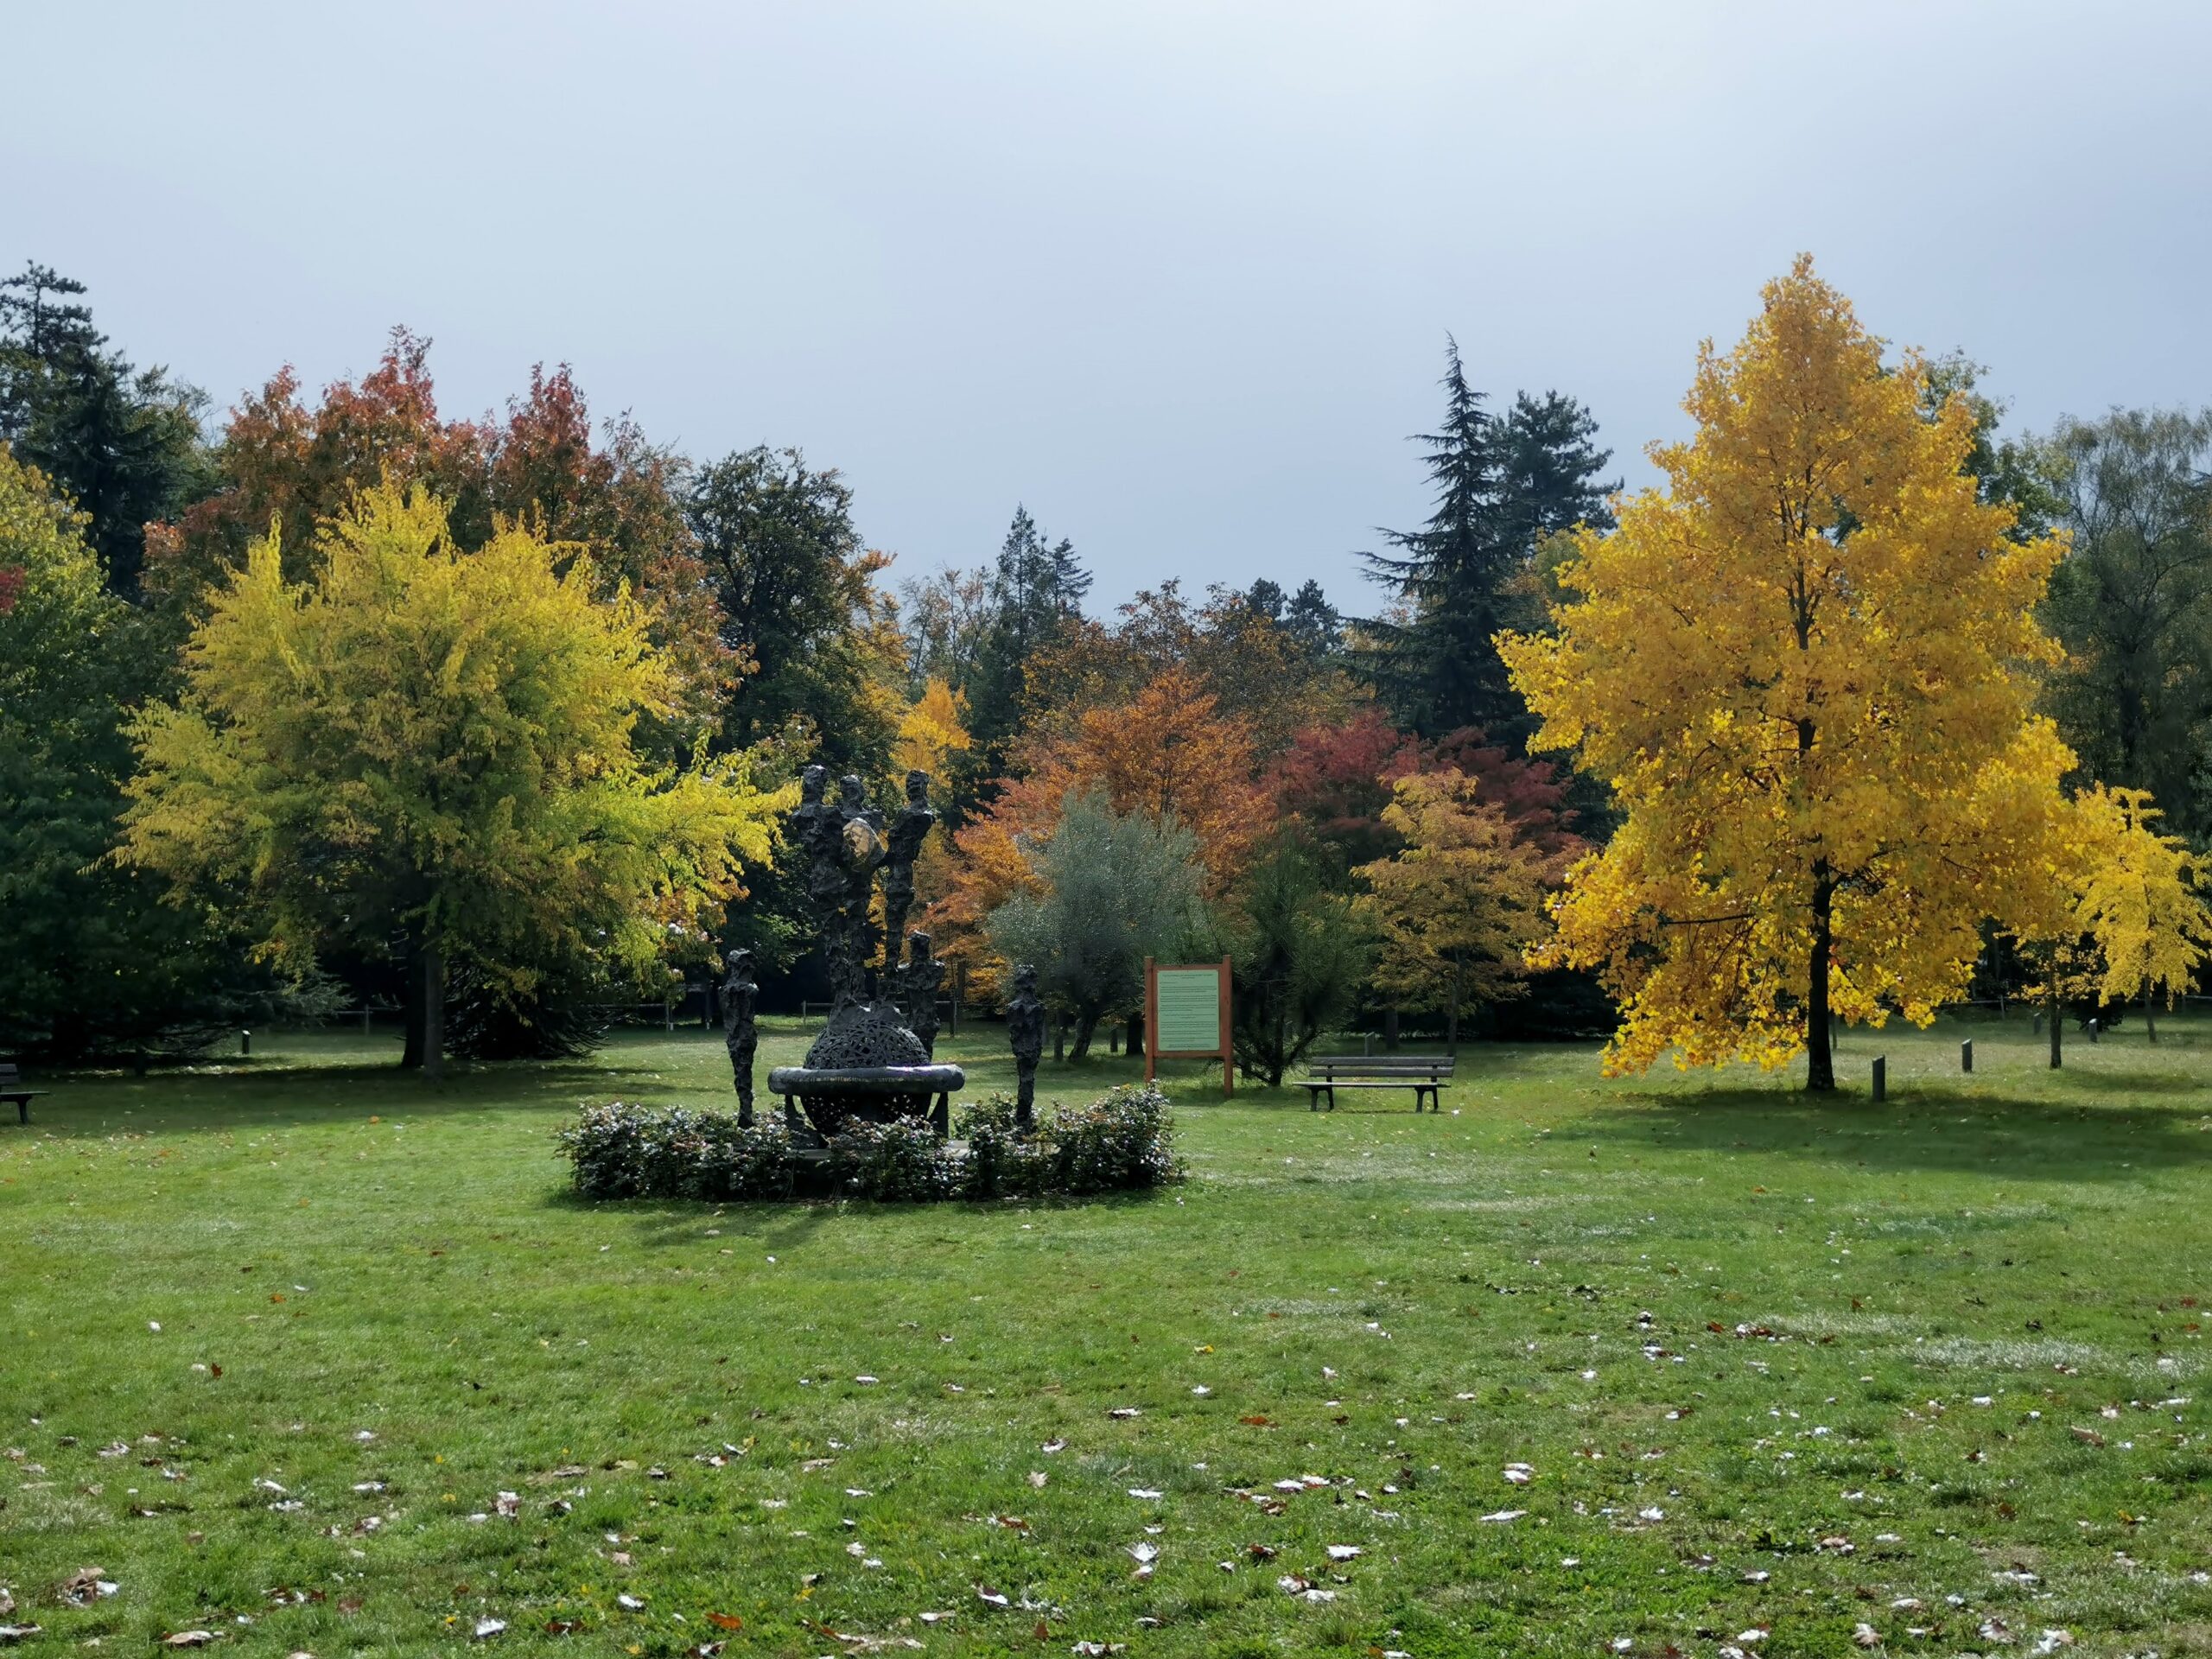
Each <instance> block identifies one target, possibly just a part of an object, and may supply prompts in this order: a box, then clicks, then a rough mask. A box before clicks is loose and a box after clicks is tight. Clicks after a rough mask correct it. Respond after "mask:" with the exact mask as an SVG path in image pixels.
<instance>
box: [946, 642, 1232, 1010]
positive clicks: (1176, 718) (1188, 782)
mask: <svg viewBox="0 0 2212 1659" xmlns="http://www.w3.org/2000/svg"><path fill="white" fill-rule="evenodd" d="M1015 759H1016V761H1017V764H1018V765H1020V766H1021V767H1022V768H1023V771H1022V774H1021V775H1020V777H1018V778H1016V779H1014V780H1013V781H1012V782H1010V783H1008V784H1007V786H1006V788H1005V789H1004V791H1002V792H1001V794H1000V796H999V798H998V799H997V800H996V801H995V802H993V803H992V804H991V806H990V809H989V810H988V812H986V813H985V814H984V815H983V816H982V817H980V818H977V819H976V820H975V821H973V822H972V823H969V824H967V825H965V826H964V827H963V829H961V830H960V831H959V833H958V834H957V836H955V837H954V841H953V846H954V859H953V868H952V870H951V872H950V880H949V886H948V888H947V890H946V892H945V893H944V896H943V897H942V898H941V899H938V901H937V903H936V904H935V905H934V906H932V908H931V924H932V925H933V926H934V927H935V928H936V930H937V931H938V936H939V938H941V939H942V940H943V942H944V943H943V946H942V948H943V949H944V951H945V952H946V953H947V954H948V955H950V956H951V957H954V958H955V959H959V960H965V961H967V962H969V964H970V966H971V967H976V968H982V969H986V971H988V967H989V964H988V963H987V962H986V960H985V959H984V956H983V949H984V947H983V944H982V925H983V920H984V918H986V917H988V915H989V914H990V913H991V912H992V911H994V910H995V909H997V908H998V907H999V906H1001V905H1002V904H1004V903H1005V902H1006V901H1007V899H1010V898H1012V897H1013V896H1014V895H1015V894H1016V893H1022V892H1031V893H1034V892H1036V891H1038V888H1039V883H1038V875H1037V869H1036V863H1035V860H1036V856H1037V855H1038V853H1039V851H1040V850H1042V849H1043V848H1044V847H1045V846H1046V844H1047V843H1048V842H1050V841H1051V839H1052V833H1053V831H1054V829H1056V828H1057V827H1058V823H1059V821H1060V815H1061V812H1062V810H1063V809H1064V808H1065V804H1066V802H1067V800H1068V798H1069V797H1070V796H1071V795H1079V794H1082V793H1084V792H1085V791H1092V790H1096V791H1099V792H1100V793H1102V794H1103V796H1104V797H1105V798H1106V801H1107V804H1109V806H1111V807H1112V809H1113V810H1114V811H1116V813H1120V814H1122V815H1127V814H1128V813H1131V812H1142V813H1144V814H1146V815H1147V816H1148V817H1152V818H1154V819H1159V818H1163V817H1167V816H1168V815H1170V814H1172V815H1173V817H1174V818H1175V819H1176V821H1177V822H1178V823H1180V824H1181V825H1182V826H1183V828H1184V829H1187V830H1189V831H1190V832H1191V834H1192V836H1193V837H1194V838H1195V840H1196V842H1197V848H1198V861H1199V863H1200V864H1201V865H1202V866H1203V867H1204V871H1205V880H1204V882H1203V887H1204V889H1205V893H1207V894H1208V896H1210V897H1211V896H1218V895H1219V894H1221V893H1224V892H1225V891H1226V890H1227V889H1228V888H1229V887H1230V885H1231V884H1232V883H1233V882H1235V880H1236V878H1237V876H1238V875H1240V874H1242V873H1243V869H1244V867H1245V864H1246V862H1247V861H1248V860H1249V857H1250V855H1251V851H1252V849H1253V846H1254V844H1255V842H1256V841H1257V840H1258V839H1259V837H1260V836H1261V835H1262V832H1263V831H1264V830H1265V829H1267V828H1268V825H1269V823H1271V822H1272V815H1271V812H1270V810H1269V808H1268V798H1267V793H1266V791H1264V790H1263V789H1262V787H1261V785H1259V783H1258V782H1257V781H1256V780H1255V776H1254V773H1255V766H1256V759H1255V754H1254V753H1253V747H1252V744H1251V741H1250V740H1249V738H1248V737H1246V736H1245V734H1244V732H1243V727H1242V725H1241V724H1240V722H1238V721H1235V720H1232V719H1230V718H1227V717H1225V716H1224V715H1222V714H1221V712H1220V710H1219V706H1218V703H1217V699H1216V698H1215V697H1214V696H1213V695H1212V694H1211V692H1209V691H1207V690H1205V688H1204V686H1203V685H1202V684H1201V683H1200V682H1199V680H1198V677H1197V676H1196V675H1195V674H1194V673H1193V672H1192V671H1191V670H1189V669H1187V668H1185V667H1183V666H1180V665H1174V666H1171V667H1168V668H1166V669H1164V670H1163V671H1160V674H1159V675H1158V676H1156V677H1154V679H1153V680H1152V681H1151V683H1148V684H1147V685H1146V686H1145V687H1144V689H1143V690H1141V691H1140V692H1138V693H1137V695H1136V696H1135V697H1134V698H1133V699H1132V700H1131V701H1130V702H1128V704H1126V705H1124V706H1116V707H1111V708H1093V709H1085V710H1084V711H1083V712H1082V713H1081V714H1079V715H1076V716H1075V717H1074V719H1073V720H1072V721H1071V723H1070V724H1069V726H1068V728H1066V729H1065V732H1064V733H1058V734H1055V733H1039V734H1033V735H1032V736H1031V737H1030V738H1028V739H1027V740H1026V741H1025V742H1024V743H1023V745H1022V747H1021V748H1020V750H1018V751H1017V753H1016V756H1015Z"/></svg>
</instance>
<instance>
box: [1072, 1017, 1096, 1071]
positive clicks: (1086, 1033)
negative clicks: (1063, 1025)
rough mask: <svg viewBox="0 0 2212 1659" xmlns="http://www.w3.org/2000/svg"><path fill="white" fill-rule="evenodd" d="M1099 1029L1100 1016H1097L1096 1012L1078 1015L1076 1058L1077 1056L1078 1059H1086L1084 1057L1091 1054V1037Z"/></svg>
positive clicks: (1076, 1022) (1076, 1023)
mask: <svg viewBox="0 0 2212 1659" xmlns="http://www.w3.org/2000/svg"><path fill="white" fill-rule="evenodd" d="M1097 1029H1098V1016H1097V1015H1096V1014H1077V1015H1076V1019H1075V1049H1074V1058H1077V1059H1078V1060H1080V1059H1084V1058H1087V1057H1088V1056H1089V1055H1090V1039H1091V1037H1092V1035H1093V1034H1094V1033H1096V1031H1097Z"/></svg>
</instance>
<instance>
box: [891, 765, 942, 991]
mask: <svg viewBox="0 0 2212 1659" xmlns="http://www.w3.org/2000/svg"><path fill="white" fill-rule="evenodd" d="M936 825H937V814H936V813H934V812H932V811H931V810H930V775H929V773H927V772H921V771H915V772H908V773H907V774H906V806H905V807H904V808H903V809H902V810H900V812H899V816H898V817H896V818H895V819H893V821H892V824H891V833H890V836H888V837H887V840H888V842H889V845H888V847H887V849H886V851H885V854H884V859H883V937H884V938H885V939H886V940H887V942H888V943H887V946H886V948H885V950H884V956H883V965H884V966H885V967H886V968H891V967H893V966H895V965H896V964H897V963H898V960H899V940H901V939H903V938H906V912H908V911H910V910H912V908H913V907H914V858H915V855H917V854H918V853H919V852H920V851H921V850H922V842H925V840H927V839H928V838H929V833H930V831H931V829H934V828H935V827H936Z"/></svg>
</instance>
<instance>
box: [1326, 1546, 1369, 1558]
mask: <svg viewBox="0 0 2212 1659" xmlns="http://www.w3.org/2000/svg"><path fill="white" fill-rule="evenodd" d="M1328 1548H1329V1559H1330V1560H1332V1561H1356V1560H1358V1559H1359V1558H1360V1556H1361V1555H1362V1554H1364V1553H1365V1552H1363V1550H1362V1549H1361V1548H1360V1547H1359V1546H1358V1545H1357V1544H1331V1545H1330V1546H1329V1547H1328Z"/></svg>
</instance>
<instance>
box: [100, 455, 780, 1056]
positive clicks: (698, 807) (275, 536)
mask: <svg viewBox="0 0 2212 1659" xmlns="http://www.w3.org/2000/svg"><path fill="white" fill-rule="evenodd" d="M448 523H449V520H448V509H447V507H446V505H445V504H444V503H442V501H440V500H439V499H436V498H435V497H434V496H432V495H430V494H429V493H428V492H427V491H425V490H423V489H422V488H421V487H419V486H417V487H416V488H414V489H412V490H410V491H408V492H406V493H401V492H400V491H399V490H398V489H397V488H396V487H394V486H376V487H374V488H372V489H370V490H367V491H365V492H363V493H361V494H359V496H358V497H357V498H356V499H355V500H354V503H353V505H352V507H351V508H350V509H348V510H347V511H346V512H343V513H341V514H340V515H339V516H337V517H335V518H331V519H328V520H326V521H325V522H324V523H323V524H321V525H320V526H319V527H318V528H317V531H316V534H315V560H314V563H313V564H312V566H311V567H310V569H309V574H308V578H307V580H305V581H304V582H289V581H288V580H287V579H286V575H285V569H284V550H283V536H282V532H281V531H276V530H272V531H270V533H269V535H268V536H266V537H264V539H263V540H262V541H261V542H259V543H257V544H256V545H255V546H254V547H253V548H252V549H251V550H250V552H249V553H248V556H247V558H246V561H245V567H244V568H243V569H239V570H238V571H236V572H235V573H233V574H232V575H231V576H229V577H228V578H227V579H226V581H225V582H223V583H222V585H221V586H220V587H219V588H217V589H216V590H215V591H214V592H213V594H212V595H211V596H210V600H209V604H208V610H207V615H206V617H205V619H204V620H202V621H201V622H200V624H199V626H197V627H196V628H195V629H194V632H193V635H192V639H191V643H190V645H189V646H188V649H187V652H186V655H185V671H184V684H183V688H182V691H181V696H180V697H179V699H178V700H177V701H176V702H173V703H162V704H157V705H156V706H154V707H152V708H150V709H148V710H147V711H146V713H145V714H144V715H143V717H142V718H141V719H140V721H138V723H137V728H136V734H137V743H138V747H139V755H140V765H141V770H140V771H139V772H138V774H137V777H136V778H134V779H132V780H131V782H130V786H129V787H130V796H131V806H130V813H129V816H128V820H127V829H128V841H127V855H128V856H129V857H130V859H131V860H132V861H135V862H136V863H137V864H139V865H141V866H142V867H143V868H148V869H151V870H154V871H157V872H159V873H161V874H164V875H167V876H168V877H171V878H172V879H174V880H176V881H178V882H179V883H180V884H181V887H183V888H184V890H186V891H190V890H191V887H192V886H193V884H195V883H200V882H208V881H213V882H215V883H218V884H220V885H222V886H223V887H225V888H226V891H228V892H229V893H232V894H234V895H235V897H236V899H237V900H238V902H239V903H240V904H241V905H242V906H245V908H246V909H247V911H248V912H250V913H251V916H252V917H253V918H254V920H255V923H256V925H257V931H258V934H259V937H260V938H262V939H263V941H264V950H265V951H266V952H267V953H268V954H269V955H270V956H271V957H275V958H277V959H278V960H281V961H283V962H286V963H292V964H295V965H297V966H302V967H303V966H306V965H308V964H310V963H313V962H314V961H315V957H316V953H317V951H318V950H321V949H323V948H325V947H327V946H328V945H330V944H336V943H351V944H365V945H372V946H373V945H376V944H382V943H383V942H384V941H385V940H386V939H387V938H391V936H393V935H397V936H399V937H400V938H403V939H404V946H405V950H406V953H407V956H408V957H409V960H410V964H411V966H412V969H413V976H414V982H415V988H416V1026H415V1029H414V1033H413V1034H414V1036H415V1038H416V1053H417V1055H418V1056H419V1058H420V1060H421V1061H422V1063H423V1065H425V1066H426V1067H428V1068H432V1069H435V1067H436V1065H438V1062H439V1059H440V1058H441V1052H442V1029H441V1027H442V1009H443V995H444V987H445V975H446V971H447V967H448V963H449V962H450V961H455V960H457V961H461V962H465V963H467V964H468V965H470V966H471V967H472V968H474V969H475V970H477V971H478V972H479V973H480V974H481V975H484V976H491V977H493V979H495V980H496V981H497V982H499V983H501V984H502V985H504V987H505V988H506V989H507V990H508V991H509V992H511V993H512V994H516V995H522V994H526V993H527V992H528V991H529V990H531V988H532V987H533V985H534V983H535V981H536V979H537V975H538V973H539V971H540V969H541V968H542V966H543V964H545V963H549V962H554V961H559V960H564V959H568V958H571V957H575V956H577V955H586V956H590V957H596V958H598V959H601V960H603V961H608V962H612V963H618V964H620V965H622V966H624V967H627V968H629V969H638V970H642V969H645V968H647V967H649V966H650V965H652V964H653V963H656V962H658V959H659V957H660V955H661V952H662V951H663V950H664V946H665V945H666V944H667V942H668V939H669V936H670V931H671V929H680V930H684V931H690V932H693V933H697V932H700V931H703V930H706V929H708V928H709V927H710V926H711V925H713V922H714V920H715V913H716V912H717V911H718V908H719V906H720V904H721V902H722V901H724V900H727V899H729V898H730V897H732V896H734V895H735V894H736V893H738V892H740V891H741V887H740V865H741V861H751V862H764V861H766V859H767V857H768V855H769V851H770V824H771V822H772V814H773V810H774V809H775V807H776V805H777V804H778V802H779V798H778V797H777V796H775V795H773V794H771V793H768V792H765V791H762V790H761V789H760V788H758V787H757V786H755V785H754V784H753V782H752V781H751V779H750V776H749V773H748V762H747V756H745V755H744V754H743V753H739V754H735V755H732V756H728V757H726V758H725V759H723V760H720V761H717V762H713V763H708V764H702V765H696V766H691V767H690V768H688V769H685V770H683V771H677V770H674V769H669V768H655V767H652V766H649V765H647V764H646V763H645V762H644V761H642V760H640V758H639V755H638V754H637V753H636V751H635V748H634V747H633V744H632V733H633V730H634V728H635V727H636V725H637V723H638V722H639V720H640V719H641V718H643V717H645V716H649V715H662V714H664V713H665V712H666V711H667V709H668V708H669V706H670V704H671V699H672V698H673V697H674V696H675V695H676V688H677V683H678V678H679V677H678V674H677V670H676V669H675V668H674V667H673V665H672V664H671V663H670V661H669V660H668V658H667V657H666V655H665V654H664V653H663V652H661V651H660V650H659V649H658V648H657V647H656V646H655V645H653V644H652V640H651V639H650V638H649V635H648V632H647V627H646V619H645V613H644V612H643V610H642V609H641V607H639V606H638V605H637V604H636V603H634V602H633V601H631V600H629V599H628V598H627V596H626V593H624V592H623V591H622V590H621V589H620V588H618V589H617V591H616V593H615V594H614V596H613V598H612V599H611V600H610V599H605V598H601V597H599V596H598V594H597V591H596V589H597V582H598V578H597V574H596V572H595V571H594V569H593V567H592V564H591V562H590V560H589V559H588V557H585V556H575V557H573V558H569V559H567V560H565V561H564V560H563V558H562V556H561V554H560V551H559V550H558V549H556V546H555V545H554V544H553V543H549V542H548V541H546V540H545V539H544V538H543V537H541V536H539V535H538V534H537V533H535V532H534V531H531V530H529V529H526V528H524V527H523V526H521V525H518V524H501V525H499V527H498V528H496V529H495V530H494V531H493V534H492V536H491V537H490V538H489V539H488V540H487V541H486V542H485V543H483V544H482V545H480V547H478V548H476V549H475V550H473V551H469V552H463V551H462V550H461V549H460V548H458V547H457V546H456V545H455V544H454V541H453V539H452V537H451V535H450V532H449V529H448Z"/></svg>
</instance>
